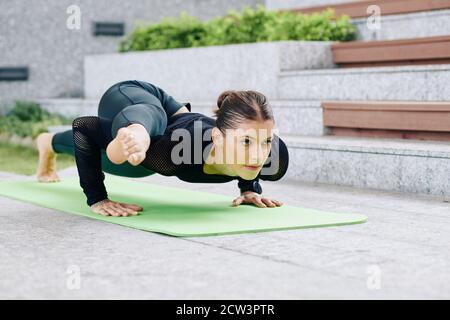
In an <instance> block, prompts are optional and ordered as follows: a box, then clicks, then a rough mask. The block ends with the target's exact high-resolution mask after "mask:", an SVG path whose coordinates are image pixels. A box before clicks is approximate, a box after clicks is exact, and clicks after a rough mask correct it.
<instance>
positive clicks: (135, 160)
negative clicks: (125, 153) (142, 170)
mask: <svg viewBox="0 0 450 320" xmlns="http://www.w3.org/2000/svg"><path fill="white" fill-rule="evenodd" d="M144 159H145V153H143V152H136V153H133V154H132V155H130V156H129V157H128V162H129V163H131V164H132V165H134V166H137V165H138V164H140V163H141V162H142V161H144Z"/></svg>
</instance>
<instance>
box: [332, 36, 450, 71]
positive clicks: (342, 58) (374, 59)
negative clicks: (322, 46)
mask: <svg viewBox="0 0 450 320" xmlns="http://www.w3.org/2000/svg"><path fill="white" fill-rule="evenodd" d="M331 49H332V53H333V60H334V63H336V64H339V65H340V66H342V67H360V66H375V65H376V66H383V65H406V64H436V63H449V61H450V36H438V37H425V38H415V39H405V40H390V41H360V42H359V41H358V42H351V43H338V44H334V45H332V47H331Z"/></svg>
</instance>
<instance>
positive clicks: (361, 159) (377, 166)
mask: <svg viewBox="0 0 450 320" xmlns="http://www.w3.org/2000/svg"><path fill="white" fill-rule="evenodd" d="M281 138H282V139H283V140H284V141H285V142H286V144H287V145H288V148H289V153H290V164H289V169H288V172H287V175H286V179H289V180H295V181H302V182H317V183H327V184H333V185H344V186H352V187H358V188H372V189H379V190H390V191H399V192H408V193H416V194H428V195H436V196H441V197H443V198H448V197H449V195H450V179H449V176H450V161H449V160H450V142H442V141H437V142H434V141H433V142H431V141H426V142H424V141H419V140H401V139H374V138H356V137H335V136H324V137H308V136H281Z"/></svg>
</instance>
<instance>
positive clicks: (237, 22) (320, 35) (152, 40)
mask: <svg viewBox="0 0 450 320" xmlns="http://www.w3.org/2000/svg"><path fill="white" fill-rule="evenodd" d="M355 36H356V29H355V27H354V26H353V25H352V24H351V23H350V21H349V18H348V16H340V17H335V15H334V11H333V10H332V9H328V10H325V11H323V12H321V13H314V14H308V15H307V14H296V13H293V12H289V11H281V12H276V11H270V10H266V8H265V7H264V6H263V5H261V4H259V5H257V7H256V9H252V8H251V7H249V6H245V7H244V8H243V10H242V11H241V12H237V11H236V10H229V11H228V13H227V15H225V16H223V17H217V18H214V19H211V20H209V21H207V22H201V21H199V20H198V19H197V18H195V17H190V16H189V15H188V14H187V12H185V11H183V12H182V13H181V14H180V16H179V18H178V19H175V18H164V19H163V20H161V22H159V23H157V24H151V25H149V26H145V25H140V26H138V27H137V28H136V29H135V30H134V31H133V32H132V33H131V34H130V35H128V36H127V38H126V39H125V40H123V41H121V43H120V48H119V51H121V52H126V51H138V50H158V49H173V48H188V47H201V46H211V45H224V44H232V43H251V42H260V41H278V40H306V41H350V40H354V39H355Z"/></svg>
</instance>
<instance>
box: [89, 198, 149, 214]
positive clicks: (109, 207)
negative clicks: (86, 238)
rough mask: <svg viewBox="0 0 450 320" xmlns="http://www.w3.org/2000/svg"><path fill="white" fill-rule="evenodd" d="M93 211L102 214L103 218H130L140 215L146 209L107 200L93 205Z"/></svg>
mask: <svg viewBox="0 0 450 320" xmlns="http://www.w3.org/2000/svg"><path fill="white" fill-rule="evenodd" d="M91 210H92V211H93V212H95V213H98V214H101V215H102V216H113V217H128V216H136V215H138V214H139V211H142V210H144V208H142V207H140V206H138V205H135V204H128V203H122V202H116V201H112V200H109V199H105V200H102V201H99V202H97V203H94V204H93V205H91Z"/></svg>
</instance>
